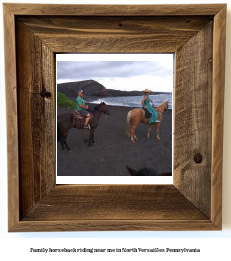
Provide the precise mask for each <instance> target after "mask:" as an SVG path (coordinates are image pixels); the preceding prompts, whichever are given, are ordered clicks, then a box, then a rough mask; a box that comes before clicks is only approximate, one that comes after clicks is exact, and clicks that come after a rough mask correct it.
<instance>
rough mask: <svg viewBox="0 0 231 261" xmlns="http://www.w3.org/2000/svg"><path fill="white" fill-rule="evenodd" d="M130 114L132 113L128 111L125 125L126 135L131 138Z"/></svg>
mask: <svg viewBox="0 0 231 261" xmlns="http://www.w3.org/2000/svg"><path fill="white" fill-rule="evenodd" d="M131 114H132V112H131V111H129V112H128V115H127V124H126V130H125V132H126V134H127V135H128V136H129V137H130V136H131Z"/></svg>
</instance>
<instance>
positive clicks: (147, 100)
mask: <svg viewBox="0 0 231 261" xmlns="http://www.w3.org/2000/svg"><path fill="white" fill-rule="evenodd" d="M150 92H151V90H148V89H145V91H144V98H143V100H142V101H141V103H142V105H143V108H144V109H147V110H148V111H149V112H150V113H151V114H152V116H151V117H150V118H149V119H148V122H149V124H151V123H154V122H160V121H158V113H157V111H156V110H155V109H154V108H153V107H152V106H151V104H150V102H151V101H152V99H150V98H149V97H148V95H149V94H150Z"/></svg>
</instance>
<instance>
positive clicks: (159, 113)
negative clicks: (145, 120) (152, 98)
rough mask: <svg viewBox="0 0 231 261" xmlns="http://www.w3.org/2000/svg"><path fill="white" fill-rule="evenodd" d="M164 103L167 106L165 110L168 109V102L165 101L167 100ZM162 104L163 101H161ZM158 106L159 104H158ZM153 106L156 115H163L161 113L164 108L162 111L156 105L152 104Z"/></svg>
mask: <svg viewBox="0 0 231 261" xmlns="http://www.w3.org/2000/svg"><path fill="white" fill-rule="evenodd" d="M164 103H165V104H166V107H167V108H166V111H168V103H167V102H164ZM162 104H163V103H162ZM162 104H161V105H162ZM159 106H160V105H159ZM153 108H154V109H155V110H156V111H157V113H158V115H159V116H161V117H162V115H163V113H164V110H163V112H162V111H161V110H160V109H159V108H158V107H154V106H153Z"/></svg>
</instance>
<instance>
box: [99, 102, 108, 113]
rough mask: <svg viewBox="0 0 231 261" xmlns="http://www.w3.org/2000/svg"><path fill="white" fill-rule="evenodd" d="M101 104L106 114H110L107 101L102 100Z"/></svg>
mask: <svg viewBox="0 0 231 261" xmlns="http://www.w3.org/2000/svg"><path fill="white" fill-rule="evenodd" d="M100 105H101V108H102V112H103V113H105V114H106V115H109V114H110V111H109V110H108V108H107V105H106V103H105V102H101V103H100Z"/></svg>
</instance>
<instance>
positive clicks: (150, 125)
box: [147, 124, 152, 138]
mask: <svg viewBox="0 0 231 261" xmlns="http://www.w3.org/2000/svg"><path fill="white" fill-rule="evenodd" d="M151 129H152V124H149V129H148V135H147V137H148V138H149V137H150V135H149V134H150V131H151Z"/></svg>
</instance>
